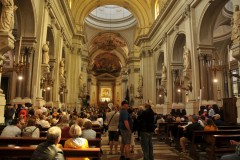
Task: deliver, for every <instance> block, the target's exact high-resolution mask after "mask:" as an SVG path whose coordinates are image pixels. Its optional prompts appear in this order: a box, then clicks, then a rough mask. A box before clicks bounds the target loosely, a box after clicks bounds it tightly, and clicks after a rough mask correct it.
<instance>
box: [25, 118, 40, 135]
mask: <svg viewBox="0 0 240 160" xmlns="http://www.w3.org/2000/svg"><path fill="white" fill-rule="evenodd" d="M22 137H34V138H39V137H40V132H39V128H37V127H36V119H35V118H29V119H28V122H27V127H25V128H24V129H23V130H22Z"/></svg>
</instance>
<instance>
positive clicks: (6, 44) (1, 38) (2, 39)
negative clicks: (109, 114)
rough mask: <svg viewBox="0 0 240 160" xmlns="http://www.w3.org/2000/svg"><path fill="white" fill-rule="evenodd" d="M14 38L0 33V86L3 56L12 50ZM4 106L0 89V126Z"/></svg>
mask: <svg viewBox="0 0 240 160" xmlns="http://www.w3.org/2000/svg"><path fill="white" fill-rule="evenodd" d="M14 41H15V39H14V37H13V35H12V33H11V32H8V33H5V32H0V44H1V45H0V84H1V78H2V67H3V60H4V57H3V54H4V53H5V52H7V51H9V50H11V49H13V48H14ZM5 105H6V99H5V95H4V94H3V91H2V89H1V88H0V124H3V123H4V121H5V120H4V107H5Z"/></svg>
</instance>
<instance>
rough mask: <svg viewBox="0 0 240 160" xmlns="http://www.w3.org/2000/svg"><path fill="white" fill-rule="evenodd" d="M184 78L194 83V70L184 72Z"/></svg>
mask: <svg viewBox="0 0 240 160" xmlns="http://www.w3.org/2000/svg"><path fill="white" fill-rule="evenodd" d="M183 77H184V79H186V80H188V81H192V69H184V70H183Z"/></svg>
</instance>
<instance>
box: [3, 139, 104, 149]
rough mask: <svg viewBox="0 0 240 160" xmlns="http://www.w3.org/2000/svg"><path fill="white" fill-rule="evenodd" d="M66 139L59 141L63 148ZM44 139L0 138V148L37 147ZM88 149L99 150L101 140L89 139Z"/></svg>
mask: <svg viewBox="0 0 240 160" xmlns="http://www.w3.org/2000/svg"><path fill="white" fill-rule="evenodd" d="M66 140H67V138H62V139H61V140H60V142H59V143H60V144H62V146H64V142H65V141H66ZM45 141H46V138H31V137H14V138H12V137H11V138H10V137H0V146H8V145H10V144H12V145H16V146H30V145H38V144H40V143H42V142H45ZM88 145H89V147H97V148H101V139H91V140H88Z"/></svg>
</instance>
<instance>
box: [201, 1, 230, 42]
mask: <svg viewBox="0 0 240 160" xmlns="http://www.w3.org/2000/svg"><path fill="white" fill-rule="evenodd" d="M227 2H228V0H221V1H211V2H208V3H207V4H206V6H205V8H204V11H203V14H202V16H201V18H200V25H199V26H200V28H199V31H198V35H199V44H205V45H211V44H213V30H214V25H215V22H216V20H217V17H218V15H219V13H220V12H221V10H222V8H223V7H224V5H225V4H226V3H227ZM213 11H214V12H213Z"/></svg>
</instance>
